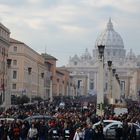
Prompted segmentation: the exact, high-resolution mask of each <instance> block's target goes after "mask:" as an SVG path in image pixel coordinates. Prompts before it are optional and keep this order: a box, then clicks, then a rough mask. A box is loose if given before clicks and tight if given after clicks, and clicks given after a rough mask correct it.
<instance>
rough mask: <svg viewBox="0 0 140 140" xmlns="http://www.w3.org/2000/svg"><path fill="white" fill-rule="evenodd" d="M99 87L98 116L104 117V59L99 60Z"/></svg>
mask: <svg viewBox="0 0 140 140" xmlns="http://www.w3.org/2000/svg"><path fill="white" fill-rule="evenodd" d="M98 77H99V85H98V93H97V105H99V108H97V115H99V116H102V115H103V114H104V113H103V109H102V106H103V104H104V69H103V58H101V59H100V60H99V73H98Z"/></svg>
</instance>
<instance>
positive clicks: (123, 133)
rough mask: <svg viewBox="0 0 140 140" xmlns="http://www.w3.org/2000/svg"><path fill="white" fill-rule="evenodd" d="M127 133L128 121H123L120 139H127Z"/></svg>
mask: <svg viewBox="0 0 140 140" xmlns="http://www.w3.org/2000/svg"><path fill="white" fill-rule="evenodd" d="M128 134H129V127H128V122H127V121H124V122H123V126H122V139H123V140H128Z"/></svg>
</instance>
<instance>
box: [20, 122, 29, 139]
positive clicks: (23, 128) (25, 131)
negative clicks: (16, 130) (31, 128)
mask: <svg viewBox="0 0 140 140" xmlns="http://www.w3.org/2000/svg"><path fill="white" fill-rule="evenodd" d="M27 134H28V127H27V126H26V125H25V124H24V123H23V124H22V125H21V130H20V140H27Z"/></svg>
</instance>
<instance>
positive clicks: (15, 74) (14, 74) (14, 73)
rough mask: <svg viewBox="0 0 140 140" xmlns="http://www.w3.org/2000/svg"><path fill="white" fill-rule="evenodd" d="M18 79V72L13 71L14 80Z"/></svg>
mask: <svg viewBox="0 0 140 140" xmlns="http://www.w3.org/2000/svg"><path fill="white" fill-rule="evenodd" d="M16 78H17V71H15V70H14V71H13V79H16Z"/></svg>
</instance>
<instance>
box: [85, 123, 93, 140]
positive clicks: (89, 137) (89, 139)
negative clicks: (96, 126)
mask: <svg viewBox="0 0 140 140" xmlns="http://www.w3.org/2000/svg"><path fill="white" fill-rule="evenodd" d="M84 140H95V132H94V130H93V129H92V124H88V125H87V128H86V129H85V136H84Z"/></svg>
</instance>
